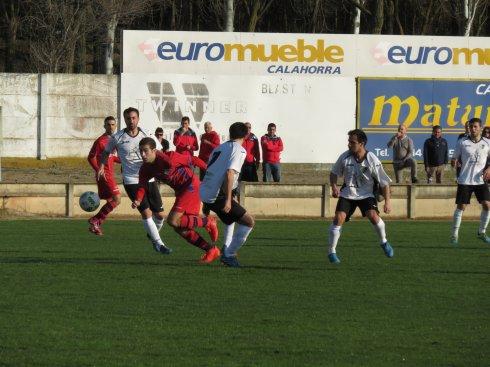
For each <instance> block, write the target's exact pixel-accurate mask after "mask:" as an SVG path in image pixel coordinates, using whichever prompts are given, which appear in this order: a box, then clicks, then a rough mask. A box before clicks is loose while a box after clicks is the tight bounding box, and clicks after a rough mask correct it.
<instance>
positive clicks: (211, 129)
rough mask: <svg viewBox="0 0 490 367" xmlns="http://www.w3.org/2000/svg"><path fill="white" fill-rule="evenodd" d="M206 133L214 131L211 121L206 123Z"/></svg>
mask: <svg viewBox="0 0 490 367" xmlns="http://www.w3.org/2000/svg"><path fill="white" fill-rule="evenodd" d="M204 131H205V132H207V133H210V132H211V131H213V124H212V123H211V122H210V121H207V122H205V123H204Z"/></svg>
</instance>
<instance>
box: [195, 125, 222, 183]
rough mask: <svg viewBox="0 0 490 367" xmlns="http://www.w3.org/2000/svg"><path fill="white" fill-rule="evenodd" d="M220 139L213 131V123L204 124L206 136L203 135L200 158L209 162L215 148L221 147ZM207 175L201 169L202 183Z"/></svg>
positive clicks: (200, 177)
mask: <svg viewBox="0 0 490 367" xmlns="http://www.w3.org/2000/svg"><path fill="white" fill-rule="evenodd" d="M219 144H220V139H219V135H218V134H217V133H216V131H214V130H213V124H212V123H211V122H209V121H208V122H206V123H204V134H202V135H201V149H200V150H199V158H200V159H201V160H202V161H204V162H206V163H207V162H208V159H209V156H210V155H211V152H212V151H213V149H214V148H216V147H217V146H219ZM205 173H206V170H205V169H202V168H199V179H200V180H201V181H202V180H203V178H204V175H205Z"/></svg>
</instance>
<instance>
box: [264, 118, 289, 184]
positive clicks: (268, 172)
mask: <svg viewBox="0 0 490 367" xmlns="http://www.w3.org/2000/svg"><path fill="white" fill-rule="evenodd" d="M260 145H261V146H262V159H263V163H262V170H263V181H264V182H270V181H272V180H274V182H279V181H281V152H282V151H283V149H284V146H283V144H282V140H281V138H280V137H279V136H277V135H276V124H274V123H270V124H269V125H267V134H265V135H264V136H262V138H261V139H260Z"/></svg>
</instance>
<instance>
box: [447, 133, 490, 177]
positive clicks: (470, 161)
mask: <svg viewBox="0 0 490 367" xmlns="http://www.w3.org/2000/svg"><path fill="white" fill-rule="evenodd" d="M489 157H490V141H489V140H488V139H486V138H483V137H482V138H481V139H480V140H478V141H476V142H474V141H473V140H471V138H469V137H464V138H462V139H460V140H458V143H457V144H456V150H455V151H454V158H455V159H457V160H459V161H460V162H461V171H460V172H459V176H458V184H460V185H483V184H484V183H485V180H484V179H483V171H484V170H485V167H486V166H487V159H488V158H489Z"/></svg>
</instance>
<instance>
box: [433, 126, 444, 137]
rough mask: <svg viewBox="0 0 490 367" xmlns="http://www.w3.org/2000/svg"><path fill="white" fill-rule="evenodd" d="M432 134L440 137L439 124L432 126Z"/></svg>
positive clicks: (440, 129)
mask: <svg viewBox="0 0 490 367" xmlns="http://www.w3.org/2000/svg"><path fill="white" fill-rule="evenodd" d="M432 135H434V137H436V138H440V137H441V136H442V128H441V127H440V126H439V125H435V126H433V127H432Z"/></svg>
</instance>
